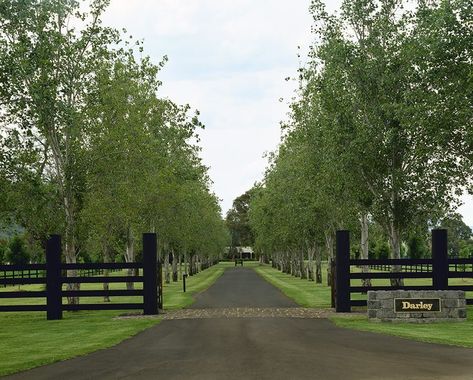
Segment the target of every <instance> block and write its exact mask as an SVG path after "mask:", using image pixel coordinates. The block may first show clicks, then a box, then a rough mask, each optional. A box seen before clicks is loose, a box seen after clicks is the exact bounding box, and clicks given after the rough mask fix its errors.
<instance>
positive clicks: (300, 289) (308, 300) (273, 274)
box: [253, 265, 330, 309]
mask: <svg viewBox="0 0 473 380" xmlns="http://www.w3.org/2000/svg"><path fill="white" fill-rule="evenodd" d="M253 269H254V270H255V271H256V273H258V274H259V275H261V276H262V277H263V278H264V279H265V280H266V281H268V282H269V283H270V284H273V285H274V286H275V287H277V288H278V289H280V290H281V291H282V292H283V293H284V294H285V295H286V296H288V297H289V298H291V299H293V300H294V301H295V302H296V303H298V304H299V305H301V306H303V307H313V308H324V309H326V308H330V288H329V287H328V286H327V285H326V283H327V279H326V277H325V276H326V274H327V271H326V270H325V268H324V270H322V276H323V278H322V284H316V283H315V282H314V281H308V280H302V279H300V278H299V277H293V276H291V275H289V274H286V273H282V272H280V271H278V270H277V269H275V268H273V267H271V266H269V265H261V266H255V267H254V268H253Z"/></svg>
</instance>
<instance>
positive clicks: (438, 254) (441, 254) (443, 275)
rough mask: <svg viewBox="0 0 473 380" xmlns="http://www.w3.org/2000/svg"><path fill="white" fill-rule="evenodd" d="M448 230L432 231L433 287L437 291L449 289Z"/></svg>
mask: <svg viewBox="0 0 473 380" xmlns="http://www.w3.org/2000/svg"><path fill="white" fill-rule="evenodd" d="M448 270H449V268H448V238H447V230H444V229H438V230H432V285H433V287H434V289H435V290H446V289H448Z"/></svg>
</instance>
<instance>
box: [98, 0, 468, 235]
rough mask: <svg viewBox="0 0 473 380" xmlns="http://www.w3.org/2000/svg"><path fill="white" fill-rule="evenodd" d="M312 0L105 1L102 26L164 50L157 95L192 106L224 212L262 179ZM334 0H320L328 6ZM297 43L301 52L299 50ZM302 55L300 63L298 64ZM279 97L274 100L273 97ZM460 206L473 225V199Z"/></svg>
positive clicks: (154, 53) (158, 53)
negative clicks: (198, 116)
mask: <svg viewBox="0 0 473 380" xmlns="http://www.w3.org/2000/svg"><path fill="white" fill-rule="evenodd" d="M309 4H310V0H292V1H287V0H271V1H261V0H259V1H255V0H111V5H110V8H109V9H108V11H107V14H106V17H105V23H106V24H108V25H111V26H115V27H117V28H123V27H125V28H126V29H127V30H128V31H129V33H130V34H131V35H133V36H134V37H135V38H138V39H144V41H145V51H146V53H147V54H149V55H150V56H151V57H152V58H153V61H154V62H156V63H157V62H159V61H160V60H161V58H162V57H163V56H164V55H167V56H168V58H169V62H168V63H167V64H166V66H165V68H164V69H163V71H162V73H161V75H160V79H161V80H162V81H163V87H162V89H161V96H167V97H169V98H171V99H172V100H173V101H175V102H177V103H180V104H184V103H189V104H190V105H191V106H192V107H194V108H197V109H199V111H200V112H201V120H202V121H203V122H204V124H205V125H206V129H205V131H203V132H202V133H201V140H202V141H201V145H202V148H203V151H202V158H203V160H204V163H205V164H206V165H207V166H209V167H210V176H211V178H212V180H213V182H214V185H213V190H214V191H215V193H216V194H217V196H218V197H219V198H220V199H222V201H221V205H222V209H223V212H224V213H225V212H226V211H227V210H228V208H230V207H231V203H232V201H233V199H234V198H236V197H237V196H238V195H240V194H242V193H243V192H245V191H246V190H248V189H249V188H251V186H252V185H253V183H254V182H255V181H259V180H261V179H262V176H263V172H264V169H265V167H266V163H267V160H266V158H264V157H263V155H264V153H265V152H268V151H272V150H274V149H275V148H276V146H277V144H278V142H279V136H280V132H279V122H280V121H281V120H284V119H285V118H286V115H287V112H288V106H287V103H288V101H289V100H290V98H291V97H292V95H293V90H294V88H295V83H294V82H292V81H289V82H287V81H285V80H284V78H286V77H289V76H294V75H295V74H296V71H297V68H298V67H299V66H300V65H301V64H303V62H304V58H303V57H304V56H305V55H306V53H307V51H308V46H309V45H310V42H311V35H310V27H311V24H312V20H311V17H310V15H309V12H308V7H309ZM339 4H340V1H339V0H327V5H328V8H329V10H334V9H337V8H338V6H339ZM298 46H301V52H302V58H298V57H297V54H298V49H297V47H298ZM301 59H302V61H301ZM281 99H282V100H281ZM466 201H467V203H466V204H465V206H463V207H462V208H461V209H460V211H461V213H462V214H463V215H464V217H465V220H466V222H467V223H468V224H469V225H470V226H473V200H472V198H471V197H469V198H468V199H466Z"/></svg>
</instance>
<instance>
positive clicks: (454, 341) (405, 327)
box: [254, 265, 473, 348]
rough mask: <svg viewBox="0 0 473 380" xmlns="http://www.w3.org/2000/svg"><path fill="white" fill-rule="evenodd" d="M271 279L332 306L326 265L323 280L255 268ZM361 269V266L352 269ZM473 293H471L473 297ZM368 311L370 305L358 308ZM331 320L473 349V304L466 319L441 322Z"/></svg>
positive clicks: (297, 295)
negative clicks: (311, 279)
mask: <svg viewBox="0 0 473 380" xmlns="http://www.w3.org/2000/svg"><path fill="white" fill-rule="evenodd" d="M254 269H255V271H256V272H257V273H259V274H260V275H261V276H262V277H263V278H264V279H266V280H267V281H268V282H270V283H271V284H273V285H274V286H276V287H277V288H279V289H280V290H281V291H282V292H283V293H284V294H285V295H287V296H288V297H290V298H292V299H293V300H294V301H295V302H297V303H298V304H299V305H301V306H303V307H312V308H330V288H329V287H328V286H326V283H327V281H326V277H325V276H326V274H327V271H326V266H323V269H322V274H323V282H322V284H315V283H314V282H313V281H308V280H302V279H300V278H297V277H293V276H291V275H289V274H285V273H282V272H280V271H278V270H276V269H274V268H272V267H271V266H269V265H263V266H257V267H255V268H254ZM352 269H354V271H358V269H357V268H352ZM405 283H406V284H408V285H431V280H430V279H406V280H405ZM449 283H450V285H462V284H464V285H473V279H450V282H449ZM360 284H361V280H352V285H353V286H355V285H360ZM388 284H389V280H384V279H381V280H378V279H376V280H373V285H388ZM472 293H473V292H467V297H468V298H473V294H472ZM352 299H366V295H363V294H352ZM357 310H361V311H365V310H366V308H357ZM330 320H331V321H332V322H333V323H335V324H336V325H337V326H339V327H343V328H349V329H356V330H362V331H371V332H375V333H382V334H389V335H395V336H399V337H403V338H408V339H414V340H419V341H424V342H431V343H443V344H449V345H455V346H463V347H472V348H473V307H471V306H470V307H468V319H467V321H466V322H459V323H452V322H441V323H431V324H411V323H389V322H384V323H383V322H370V321H368V318H367V317H366V316H365V315H359V314H356V315H353V316H347V315H344V316H334V317H331V318H330Z"/></svg>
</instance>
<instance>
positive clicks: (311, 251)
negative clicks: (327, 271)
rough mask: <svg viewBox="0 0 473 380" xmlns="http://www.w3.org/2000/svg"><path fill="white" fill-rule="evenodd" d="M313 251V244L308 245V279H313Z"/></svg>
mask: <svg viewBox="0 0 473 380" xmlns="http://www.w3.org/2000/svg"><path fill="white" fill-rule="evenodd" d="M314 253H315V249H314V246H310V245H309V249H308V256H309V265H307V268H308V272H309V275H308V279H309V281H315V262H314Z"/></svg>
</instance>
